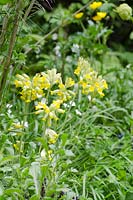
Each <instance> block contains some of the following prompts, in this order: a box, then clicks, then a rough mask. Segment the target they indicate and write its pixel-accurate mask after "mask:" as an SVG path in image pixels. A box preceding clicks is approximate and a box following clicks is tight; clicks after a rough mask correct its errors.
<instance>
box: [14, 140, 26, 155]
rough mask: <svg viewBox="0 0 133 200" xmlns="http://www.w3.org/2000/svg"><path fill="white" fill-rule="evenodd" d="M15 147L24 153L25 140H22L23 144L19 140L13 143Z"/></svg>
mask: <svg viewBox="0 0 133 200" xmlns="http://www.w3.org/2000/svg"><path fill="white" fill-rule="evenodd" d="M13 147H14V149H15V150H17V151H20V152H21V153H22V152H23V148H24V142H22V144H21V142H20V141H18V140H17V141H16V143H15V144H13ZM20 148H21V149H20Z"/></svg>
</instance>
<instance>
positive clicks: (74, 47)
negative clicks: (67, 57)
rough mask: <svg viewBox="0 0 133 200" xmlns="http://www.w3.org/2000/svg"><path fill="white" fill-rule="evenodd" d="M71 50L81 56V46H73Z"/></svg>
mask: <svg viewBox="0 0 133 200" xmlns="http://www.w3.org/2000/svg"><path fill="white" fill-rule="evenodd" d="M71 50H72V52H73V53H76V54H78V55H79V54H80V49H79V45H78V44H73V46H72V48H71Z"/></svg>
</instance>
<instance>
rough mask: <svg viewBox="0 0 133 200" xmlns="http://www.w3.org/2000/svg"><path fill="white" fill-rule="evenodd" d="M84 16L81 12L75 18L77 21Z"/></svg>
mask: <svg viewBox="0 0 133 200" xmlns="http://www.w3.org/2000/svg"><path fill="white" fill-rule="evenodd" d="M83 15H84V13H83V12H79V13H77V14H75V15H74V17H75V18H76V19H80V18H81V17H83Z"/></svg>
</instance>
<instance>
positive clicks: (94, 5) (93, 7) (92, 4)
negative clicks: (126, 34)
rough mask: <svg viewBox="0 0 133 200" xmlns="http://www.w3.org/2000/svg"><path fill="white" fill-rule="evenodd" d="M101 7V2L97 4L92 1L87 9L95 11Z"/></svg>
mask: <svg viewBox="0 0 133 200" xmlns="http://www.w3.org/2000/svg"><path fill="white" fill-rule="evenodd" d="M101 6H102V2H101V1H98V2H96V1H94V2H93V3H91V4H90V6H89V7H90V8H91V9H93V10H95V9H97V8H99V7H101Z"/></svg>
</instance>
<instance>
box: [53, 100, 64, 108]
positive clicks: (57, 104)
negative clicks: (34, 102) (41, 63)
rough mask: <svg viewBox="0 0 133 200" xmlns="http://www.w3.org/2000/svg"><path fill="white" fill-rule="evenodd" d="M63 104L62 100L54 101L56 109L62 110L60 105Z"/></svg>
mask: <svg viewBox="0 0 133 200" xmlns="http://www.w3.org/2000/svg"><path fill="white" fill-rule="evenodd" d="M62 103H63V101H62V100H54V101H53V106H55V108H56V109H59V108H60V105H61V104H62Z"/></svg>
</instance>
